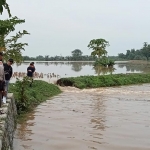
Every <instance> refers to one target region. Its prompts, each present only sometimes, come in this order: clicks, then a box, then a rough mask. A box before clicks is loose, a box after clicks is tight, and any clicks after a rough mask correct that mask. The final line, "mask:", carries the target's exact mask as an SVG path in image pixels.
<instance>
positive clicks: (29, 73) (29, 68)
mask: <svg viewBox="0 0 150 150" xmlns="http://www.w3.org/2000/svg"><path fill="white" fill-rule="evenodd" d="M34 71H35V68H34V65H33V63H30V66H29V67H28V68H27V76H28V77H29V78H31V83H30V87H31V86H32V83H33V73H34Z"/></svg>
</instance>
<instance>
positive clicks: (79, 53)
mask: <svg viewBox="0 0 150 150" xmlns="http://www.w3.org/2000/svg"><path fill="white" fill-rule="evenodd" d="M71 53H72V57H81V56H82V54H83V53H82V51H81V50H80V49H75V50H74V51H72V52H71Z"/></svg>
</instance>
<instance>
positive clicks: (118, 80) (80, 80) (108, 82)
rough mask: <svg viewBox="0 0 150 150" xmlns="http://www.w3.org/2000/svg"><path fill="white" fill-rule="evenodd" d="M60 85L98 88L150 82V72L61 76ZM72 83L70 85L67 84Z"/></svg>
mask: <svg viewBox="0 0 150 150" xmlns="http://www.w3.org/2000/svg"><path fill="white" fill-rule="evenodd" d="M57 83H59V84H60V85H64V86H75V87H77V88H80V89H83V88H98V87H109V86H121V85H130V84H140V83H150V74H136V73H134V74H113V75H102V76H80V77H71V78H61V79H59V80H58V81H57ZM66 83H70V85H68V84H67V85H66Z"/></svg>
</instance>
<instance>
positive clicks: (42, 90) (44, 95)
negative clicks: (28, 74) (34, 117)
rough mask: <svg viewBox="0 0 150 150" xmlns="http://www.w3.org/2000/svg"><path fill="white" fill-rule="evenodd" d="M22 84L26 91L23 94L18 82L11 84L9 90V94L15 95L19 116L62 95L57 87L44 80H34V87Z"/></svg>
mask: <svg viewBox="0 0 150 150" xmlns="http://www.w3.org/2000/svg"><path fill="white" fill-rule="evenodd" d="M20 84H21V86H23V89H24V93H22V94H21V92H22V91H21V89H20V86H19V85H18V83H17V82H16V83H11V84H10V88H9V92H10V93H13V94H14V98H15V102H16V106H17V112H18V114H19V115H18V116H21V115H24V114H26V113H28V112H30V111H32V110H33V109H34V108H35V107H36V106H38V105H39V104H40V103H42V102H44V101H46V100H47V99H49V98H51V97H53V96H55V95H58V94H60V93H61V90H60V89H59V88H58V87H57V86H56V85H54V84H49V83H47V82H45V81H42V80H34V82H33V84H32V87H30V86H29V84H24V83H21V82H20Z"/></svg>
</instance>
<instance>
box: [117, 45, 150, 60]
mask: <svg viewBox="0 0 150 150" xmlns="http://www.w3.org/2000/svg"><path fill="white" fill-rule="evenodd" d="M149 57H150V44H148V43H147V42H144V44H143V47H142V48H141V49H138V50H135V49H131V50H127V51H126V54H123V53H119V54H118V58H121V59H126V60H149Z"/></svg>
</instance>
